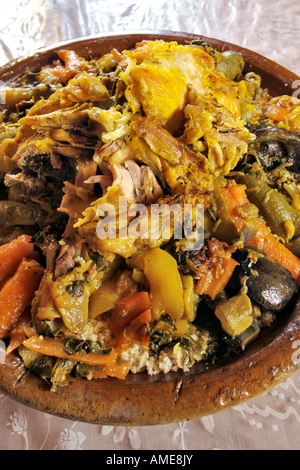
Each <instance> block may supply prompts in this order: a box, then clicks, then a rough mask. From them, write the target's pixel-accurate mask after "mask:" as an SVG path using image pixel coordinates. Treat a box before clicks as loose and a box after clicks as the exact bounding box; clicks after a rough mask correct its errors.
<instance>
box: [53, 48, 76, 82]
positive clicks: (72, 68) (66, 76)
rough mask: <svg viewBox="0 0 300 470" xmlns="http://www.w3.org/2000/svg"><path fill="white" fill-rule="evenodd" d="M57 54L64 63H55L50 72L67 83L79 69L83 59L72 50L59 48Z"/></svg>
mask: <svg viewBox="0 0 300 470" xmlns="http://www.w3.org/2000/svg"><path fill="white" fill-rule="evenodd" d="M57 55H58V57H59V58H60V59H61V60H62V61H63V62H64V65H57V66H56V67H54V69H53V70H52V73H53V75H55V76H56V77H58V78H59V79H60V81H61V82H62V83H67V82H68V81H69V80H70V79H71V78H73V77H74V76H75V75H76V73H77V72H79V71H80V70H81V68H82V65H83V64H84V59H83V58H82V57H79V56H78V55H77V54H76V52H75V51H72V50H70V51H69V50H61V51H59V52H58V53H57Z"/></svg>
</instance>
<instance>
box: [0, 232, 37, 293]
mask: <svg viewBox="0 0 300 470" xmlns="http://www.w3.org/2000/svg"><path fill="white" fill-rule="evenodd" d="M35 257H36V254H35V252H34V245H33V243H31V237H30V236H28V235H20V236H19V237H18V238H16V239H15V240H12V241H11V242H9V243H5V244H4V245H2V246H0V266H1V270H0V285H2V284H3V283H4V282H5V281H7V279H8V278H9V277H11V276H12V275H13V274H14V273H15V271H16V270H17V267H18V266H19V264H20V262H21V261H22V259H23V258H28V259H32V258H35Z"/></svg>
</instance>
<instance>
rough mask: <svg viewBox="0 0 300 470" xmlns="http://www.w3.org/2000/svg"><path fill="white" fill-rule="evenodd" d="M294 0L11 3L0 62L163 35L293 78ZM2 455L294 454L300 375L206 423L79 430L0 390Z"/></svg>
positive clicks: (298, 35)
mask: <svg viewBox="0 0 300 470" xmlns="http://www.w3.org/2000/svg"><path fill="white" fill-rule="evenodd" d="M299 14H300V3H299V2H298V1H297V0H275V1H274V0H273V1H270V0H256V1H251V2H249V0H230V1H228V0H211V1H205V0H197V1H196V0H181V1H180V2H178V1H176V0H151V1H149V0H142V1H136V2H131V1H128V0H124V1H121V0H116V1H112V2H107V1H104V0H72V1H71V0H21V1H20V0H9V2H1V6H0V65H2V64H5V63H6V62H8V61H10V60H12V59H15V58H17V57H19V56H22V55H24V54H28V53H30V52H32V51H34V50H36V49H38V48H40V47H44V46H49V45H51V44H55V43H57V42H61V41H65V40H70V39H75V38H77V37H83V36H90V35H93V34H99V33H106V32H115V31H118V32H119V31H133V30H154V29H155V30H158V29H159V30H169V31H184V32H190V33H195V34H199V36H201V35H203V36H208V37H215V38H218V39H222V40H225V41H227V42H231V43H235V44H239V45H240V46H243V47H246V48H248V49H252V50H254V51H256V52H259V53H260V54H262V55H265V56H266V57H268V58H269V59H272V60H274V61H276V62H278V63H279V64H281V65H283V66H285V67H286V68H288V69H290V70H292V71H293V72H295V73H296V74H298V75H300V60H299V59H300V47H299V45H300V29H299V27H298V26H299ZM0 405H1V406H0V435H1V441H0V449H1V450H12V449H14V450H22V449H28V450H39V449H42V450H109V451H111V450H115V451H117V450H132V451H138V450H176V451H181V450H182V451H187V450H209V449H222V450H247V449H250V450H261V449H268V450H274V449H279V450H294V449H299V447H300V437H299V436H300V433H299V430H300V371H298V372H296V373H295V374H294V375H293V376H291V377H290V378H289V379H287V380H286V381H285V382H283V383H282V384H280V385H277V386H276V387H275V388H273V389H272V390H270V391H268V392H265V393H264V394H262V395H260V396H259V397H257V398H255V399H252V400H250V401H248V402H246V403H244V404H241V405H239V406H236V407H234V408H231V409H228V410H223V411H220V412H218V413H215V414H213V415H210V416H206V417H204V418H198V419H194V420H191V421H186V422H179V423H174V424H168V425H161V426H148V427H147V426H141V427H134V426H132V427H130V426H129V427H122V426H107V425H94V424H92V425H91V424H86V423H81V422H76V421H70V420H67V419H63V418H60V417H55V416H51V415H49V414H46V413H42V412H39V411H37V410H33V409H31V408H28V407H27V406H25V405H23V404H20V403H18V402H16V401H14V400H13V399H11V398H9V397H7V396H5V395H3V394H1V393H0Z"/></svg>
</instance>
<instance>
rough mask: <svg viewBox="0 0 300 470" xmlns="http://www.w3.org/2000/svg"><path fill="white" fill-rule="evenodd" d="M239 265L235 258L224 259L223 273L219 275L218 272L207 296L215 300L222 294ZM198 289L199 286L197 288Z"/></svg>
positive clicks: (207, 291) (210, 284) (208, 288)
mask: <svg viewBox="0 0 300 470" xmlns="http://www.w3.org/2000/svg"><path fill="white" fill-rule="evenodd" d="M238 264H239V263H238V262H237V261H235V260H234V259H233V258H222V270H221V273H220V274H219V275H218V271H219V268H218V270H216V272H215V273H214V276H213V278H212V279H211V282H210V283H209V285H208V286H207V288H206V290H205V294H206V295H209V297H210V298H211V299H212V300H214V299H215V298H216V296H217V295H218V294H219V293H220V292H222V291H223V290H224V289H225V287H226V285H227V283H228V282H229V280H230V278H231V276H232V274H233V271H234V268H235V267H236V266H237V265H238ZM196 288H197V286H196Z"/></svg>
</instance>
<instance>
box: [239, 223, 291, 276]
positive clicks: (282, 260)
mask: <svg viewBox="0 0 300 470" xmlns="http://www.w3.org/2000/svg"><path fill="white" fill-rule="evenodd" d="M257 222H258V224H259V229H258V232H257V233H256V235H255V236H254V237H253V238H252V239H251V240H249V241H248V242H247V243H246V245H248V246H254V247H255V248H257V249H258V250H261V251H263V252H264V253H265V254H266V255H267V256H269V257H270V258H272V259H273V260H274V261H276V262H277V263H279V264H281V266H283V267H284V268H286V269H287V270H288V271H290V273H291V274H292V275H293V277H294V278H295V280H296V281H297V284H298V285H300V259H299V258H298V257H297V256H296V255H294V253H292V252H291V251H290V250H289V249H288V248H287V247H286V246H285V245H284V244H283V243H281V242H280V241H279V239H278V238H276V237H275V236H274V235H273V233H272V232H271V230H270V229H269V228H268V227H267V225H266V224H265V222H263V221H262V220H260V219H258V220H257Z"/></svg>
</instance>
